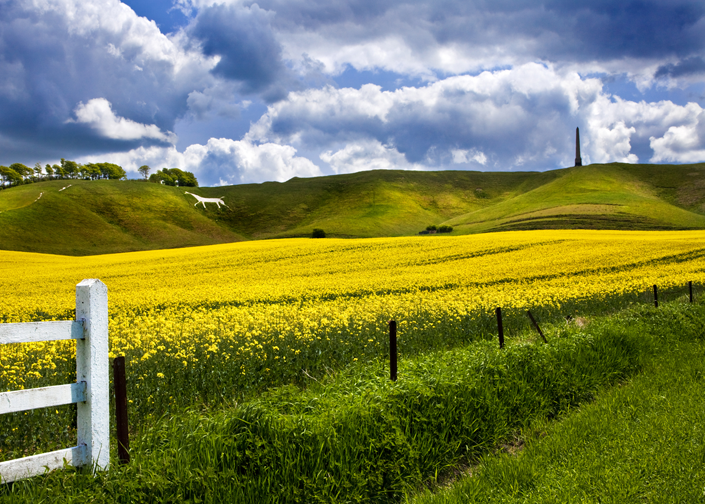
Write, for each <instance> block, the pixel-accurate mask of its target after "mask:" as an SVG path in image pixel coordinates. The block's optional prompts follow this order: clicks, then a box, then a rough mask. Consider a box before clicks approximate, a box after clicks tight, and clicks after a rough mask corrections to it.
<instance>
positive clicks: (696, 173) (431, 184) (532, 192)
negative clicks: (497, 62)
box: [0, 163, 705, 255]
mask: <svg viewBox="0 0 705 504" xmlns="http://www.w3.org/2000/svg"><path fill="white" fill-rule="evenodd" d="M69 184H71V185H70V187H67V186H68V185H69ZM64 187H66V188H65V189H63V190H61V189H62V188H64ZM186 190H188V191H189V192H193V193H195V194H199V195H201V196H204V197H223V198H224V201H225V202H226V203H227V205H228V208H221V209H218V208H217V207H216V206H215V205H213V204H208V205H207V208H206V209H203V208H202V206H201V205H198V206H197V207H196V206H194V203H195V202H196V200H195V199H194V198H193V197H192V196H190V195H187V194H184V192H185V191H186ZM40 194H41V198H39V199H37V198H38V197H39V195H40ZM428 224H436V225H439V224H449V225H451V226H453V227H454V231H453V233H477V232H488V231H502V230H514V229H546V228H550V229H556V228H590V229H705V163H701V164H693V165H629V164H620V163H612V164H607V165H590V166H583V167H576V168H566V169H561V170H552V171H547V172H470V171H437V172H417V171H384V170H380V171H369V172H360V173H353V174H347V175H335V176H327V177H317V178H310V179H299V178H294V179H291V180H289V181H287V182H284V183H278V182H265V183H263V184H245V185H237V186H226V187H203V188H195V189H193V188H186V189H185V188H179V187H168V186H163V185H157V184H150V183H145V182H141V181H134V180H131V181H111V180H96V181H84V180H73V181H71V180H57V181H47V182H40V183H35V184H29V185H23V186H19V187H13V188H11V189H6V190H3V191H0V249H4V250H23V251H34V252H46V253H57V254H70V255H86V254H98V253H111V252H124V251H131V250H147V249H159V248H169V247H183V246H193V245H208V244H214V243H223V242H231V241H238V240H245V239H262V238H282V237H292V236H309V235H310V234H311V231H312V230H313V229H314V228H322V229H324V230H325V231H326V232H327V233H328V235H329V236H338V237H373V236H402V235H410V234H416V233H418V232H419V231H421V230H422V229H425V227H426V226H427V225H428Z"/></svg>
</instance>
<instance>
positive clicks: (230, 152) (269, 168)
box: [78, 138, 322, 185]
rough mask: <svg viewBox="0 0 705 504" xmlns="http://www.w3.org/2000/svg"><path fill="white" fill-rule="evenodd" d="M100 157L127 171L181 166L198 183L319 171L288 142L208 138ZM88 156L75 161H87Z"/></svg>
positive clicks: (280, 177) (286, 177)
mask: <svg viewBox="0 0 705 504" xmlns="http://www.w3.org/2000/svg"><path fill="white" fill-rule="evenodd" d="M102 159H104V160H106V161H109V162H113V163H116V164H119V165H120V166H122V167H123V168H125V169H126V170H127V171H129V172H133V173H135V174H136V173H137V168H139V167H140V166H142V165H145V164H146V165H149V166H151V167H152V168H153V171H156V170H158V169H161V168H164V167H166V168H174V167H176V168H181V169H182V170H187V171H190V172H193V173H194V174H195V175H196V176H197V178H198V179H199V181H200V182H201V184H202V185H214V184H218V185H223V184H241V183H252V182H265V181H268V180H277V181H280V182H284V181H286V180H289V179H291V178H292V177H316V176H320V175H322V172H321V171H320V169H319V168H318V166H316V165H315V164H313V163H312V162H311V161H310V160H309V159H307V158H304V157H300V156H297V155H296V149H295V148H293V147H291V146H288V145H277V144H272V143H265V144H255V143H252V142H249V141H247V140H231V139H228V138H211V139H209V140H208V142H207V143H206V144H205V145H201V144H193V145H190V146H188V147H187V148H186V149H185V150H184V151H183V152H179V151H178V150H177V149H176V147H173V146H172V147H156V146H152V147H139V148H137V149H133V150H131V151H128V152H116V153H112V154H105V155H104V156H102ZM90 160H92V158H88V157H85V158H81V159H79V160H78V161H80V162H88V161H90Z"/></svg>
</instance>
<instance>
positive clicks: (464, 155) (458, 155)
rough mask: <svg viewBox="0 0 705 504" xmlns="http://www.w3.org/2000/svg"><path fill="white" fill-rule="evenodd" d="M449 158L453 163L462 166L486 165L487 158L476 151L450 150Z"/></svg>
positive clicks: (482, 153)
mask: <svg viewBox="0 0 705 504" xmlns="http://www.w3.org/2000/svg"><path fill="white" fill-rule="evenodd" d="M450 153H451V156H452V158H453V163H455V164H463V163H473V162H474V163H479V164H481V165H482V166H484V165H486V164H487V156H485V153H484V152H482V151H479V150H477V149H451V150H450Z"/></svg>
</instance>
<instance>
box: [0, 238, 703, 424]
mask: <svg viewBox="0 0 705 504" xmlns="http://www.w3.org/2000/svg"><path fill="white" fill-rule="evenodd" d="M704 255H705V232H659V233H654V232H605V231H600V232H589V231H583V232H581V231H538V232H509V233H500V234H488V235H475V236H462V237H412V238H388V239H366V240H306V239H293V240H276V241H275V240H272V241H261V242H249V243H239V244H230V245H216V246H210V247H197V248H188V249H176V250H159V251H151V252H136V253H128V254H114V255H105V256H92V257H80V258H77V257H65V256H50V255H40V254H26V253H15V252H6V253H4V254H3V257H2V259H0V295H1V296H2V305H1V309H0V320H2V321H4V322H22V321H31V320H55V319H67V318H72V316H73V315H72V308H73V307H74V288H75V285H76V284H77V283H78V282H79V281H81V280H82V279H84V278H100V279H101V280H102V281H103V282H104V283H105V284H106V285H107V286H108V289H109V303H110V322H109V324H110V355H111V357H114V356H117V355H125V357H126V360H127V369H128V388H129V391H130V402H131V417H132V418H134V419H135V420H138V421H139V420H140V419H144V418H147V417H150V416H153V415H159V414H162V413H164V412H167V411H170V410H173V409H180V408H183V407H187V406H190V405H193V404H200V403H206V404H217V403H219V402H221V401H223V400H229V399H242V398H244V397H247V396H249V395H252V394H254V393H257V392H258V391H261V390H263V389H265V388H267V387H270V386H275V385H279V384H283V383H304V382H306V381H307V380H309V379H310V378H309V376H314V377H315V376H320V374H321V373H324V372H327V371H330V370H332V369H339V368H341V367H344V366H346V365H348V364H350V363H353V362H355V361H373V360H378V359H380V358H382V357H384V356H385V355H386V337H385V333H386V327H387V321H388V320H390V319H395V320H397V321H398V324H399V348H400V355H401V357H402V358H403V357H404V355H405V354H406V355H410V354H413V353H418V352H423V351H426V350H432V349H436V348H441V347H443V348H447V347H452V346H455V345H458V344H464V343H467V342H471V341H475V340H478V339H484V338H487V337H490V335H491V334H492V332H493V330H494V326H493V319H492V316H493V310H494V308H495V307H496V306H501V307H502V308H503V310H504V312H505V314H507V315H508V316H509V319H510V323H509V324H508V326H509V336H511V327H512V324H511V320H512V319H511V317H512V316H514V317H515V319H516V320H517V321H518V320H519V318H520V317H521V316H523V315H522V314H523V310H525V309H527V308H531V309H532V311H534V313H535V314H537V315H538V316H539V317H540V318H542V319H543V320H549V319H555V318H556V317H558V316H565V315H566V314H569V313H572V314H578V313H577V312H581V313H597V312H600V311H604V310H608V309H610V308H615V307H617V306H616V305H618V304H619V303H622V304H623V303H625V302H629V301H630V300H634V299H635V296H636V295H637V294H638V293H640V292H644V291H646V290H647V289H648V288H649V287H650V286H651V285H653V284H658V285H659V286H660V287H661V288H662V289H665V290H666V291H667V289H668V288H670V287H676V286H681V285H683V284H685V282H687V281H694V282H696V283H697V282H703V281H705V273H704V272H703V271H704V269H705V268H704V267H705V260H704V259H703V256H704ZM613 305H614V306H613ZM74 352H75V343H72V342H55V343H38V344H32V345H8V346H6V348H3V349H2V353H0V369H1V371H0V388H2V390H13V389H21V388H30V387H35V386H42V385H49V384H54V383H65V382H67V381H71V380H72V379H73V373H74V369H75V367H74V366H75V364H74ZM34 414H36V415H40V416H42V418H43V420H42V422H44V423H47V422H48V423H50V424H53V423H55V422H56V425H65V424H66V418H65V417H66V416H70V415H71V412H70V408H64V409H57V410H56V412H54V411H50V412H49V411H44V410H42V411H39V412H35V413H34ZM52 415H53V416H52ZM3 421H4V422H6V421H9V422H15V423H17V424H18V425H19V424H21V423H22V418H21V417H19V416H16V418H14V419H10V420H5V419H3ZM12 428H14V427H12Z"/></svg>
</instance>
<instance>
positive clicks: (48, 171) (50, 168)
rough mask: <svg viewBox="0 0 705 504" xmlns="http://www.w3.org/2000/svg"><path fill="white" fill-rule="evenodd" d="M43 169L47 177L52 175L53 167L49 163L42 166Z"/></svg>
mask: <svg viewBox="0 0 705 504" xmlns="http://www.w3.org/2000/svg"><path fill="white" fill-rule="evenodd" d="M44 171H45V172H47V175H48V176H49V178H51V177H52V175H54V169H53V168H52V167H51V165H50V164H49V163H47V165H46V166H45V167H44Z"/></svg>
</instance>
